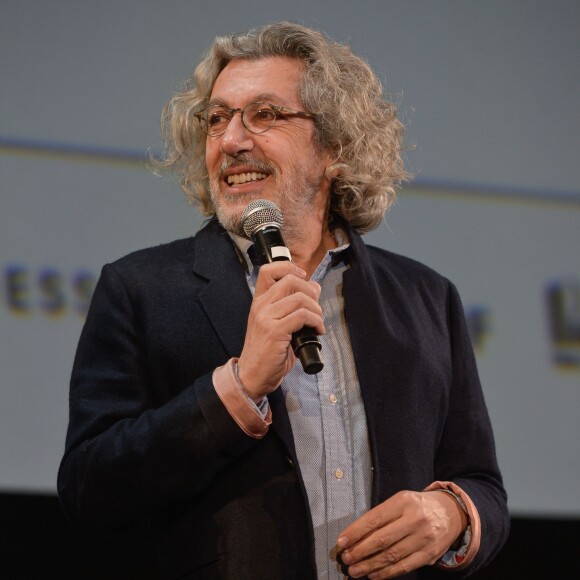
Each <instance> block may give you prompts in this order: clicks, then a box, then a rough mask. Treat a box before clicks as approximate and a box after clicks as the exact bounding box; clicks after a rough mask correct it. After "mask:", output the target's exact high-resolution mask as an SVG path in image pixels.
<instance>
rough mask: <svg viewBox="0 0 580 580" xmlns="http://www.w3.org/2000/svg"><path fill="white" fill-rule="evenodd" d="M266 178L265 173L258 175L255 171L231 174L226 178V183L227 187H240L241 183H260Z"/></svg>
mask: <svg viewBox="0 0 580 580" xmlns="http://www.w3.org/2000/svg"><path fill="white" fill-rule="evenodd" d="M266 177H268V176H267V175H266V174H265V173H259V172H257V171H249V172H246V173H233V174H231V175H228V176H227V177H226V183H227V184H228V185H242V184H243V183H250V182H255V181H262V179H266Z"/></svg>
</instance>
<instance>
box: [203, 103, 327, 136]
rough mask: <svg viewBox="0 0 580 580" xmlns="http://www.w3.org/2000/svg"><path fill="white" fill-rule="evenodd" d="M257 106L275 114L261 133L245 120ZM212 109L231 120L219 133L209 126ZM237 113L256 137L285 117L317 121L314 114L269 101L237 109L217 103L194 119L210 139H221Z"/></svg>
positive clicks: (249, 104)
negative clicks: (247, 110) (219, 110)
mask: <svg viewBox="0 0 580 580" xmlns="http://www.w3.org/2000/svg"><path fill="white" fill-rule="evenodd" d="M256 105H258V106H262V105H263V106H264V107H267V108H269V109H271V110H272V111H273V112H274V115H273V117H272V121H271V122H270V124H269V125H268V126H267V127H266V128H265V129H263V130H261V131H256V130H255V129H252V128H251V127H248V125H247V124H246V118H245V113H246V109H248V108H249V107H255V106H256ZM211 109H221V110H223V111H225V112H226V113H227V114H228V115H229V117H230V118H229V120H228V122H227V123H226V125H225V126H224V128H223V130H219V131H218V132H215V131H212V130H211V128H210V126H209V122H208V116H207V115H208V111H210V110H211ZM236 113H240V115H241V117H242V125H244V127H245V128H246V129H247V130H248V131H250V133H254V135H260V134H262V133H265V132H266V131H268V130H269V129H271V128H272V127H273V126H274V123H275V122H276V121H277V120H278V119H279V118H280V117H282V118H285V117H300V118H301V119H312V120H315V119H316V115H313V114H312V113H307V112H306V111H297V110H295V109H289V108H288V107H282V106H281V105H273V104H272V103H268V102H267V101H256V102H254V103H248V104H247V105H246V106H245V107H237V108H231V107H226V106H225V105H220V104H217V103H214V104H212V105H209V106H207V107H206V108H205V109H203V110H201V111H198V112H197V113H194V114H193V115H194V117H196V118H197V120H198V121H199V124H200V125H201V128H202V129H203V131H204V132H205V133H206V134H207V135H209V136H210V137H219V136H220V135H223V134H224V133H225V132H226V130H227V128H228V125H229V124H230V122H231V120H232V119H233V118H234V115H235V114H236Z"/></svg>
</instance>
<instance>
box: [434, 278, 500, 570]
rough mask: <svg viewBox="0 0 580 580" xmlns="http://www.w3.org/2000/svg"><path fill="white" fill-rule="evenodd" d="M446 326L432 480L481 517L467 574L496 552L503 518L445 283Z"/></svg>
mask: <svg viewBox="0 0 580 580" xmlns="http://www.w3.org/2000/svg"><path fill="white" fill-rule="evenodd" d="M448 327H449V335H450V346H451V363H452V369H451V371H452V376H451V390H450V394H449V403H448V405H449V407H448V414H447V420H446V422H445V428H444V430H443V434H442V438H441V442H440V445H439V448H438V452H437V456H436V460H435V478H436V479H438V480H447V481H453V482H454V483H456V484H457V485H458V486H459V487H460V488H461V489H463V490H464V491H465V492H466V493H467V494H468V495H469V497H470V499H471V500H472V501H473V503H474V504H475V506H476V507H477V510H478V513H479V516H480V518H481V544H480V547H479V551H478V553H477V555H476V556H475V559H474V560H473V562H472V563H471V564H470V566H469V567H468V568H467V569H466V571H465V572H464V574H465V575H467V574H471V573H472V572H474V571H475V570H477V569H479V568H481V567H482V566H484V565H485V564H486V563H488V562H489V561H490V560H491V559H492V558H493V557H494V556H495V554H497V552H498V551H499V550H500V549H501V547H502V546H503V544H504V543H505V540H506V539H507V535H508V532H509V514H508V510H507V495H506V492H505V489H504V486H503V482H502V477H501V474H500V471H499V467H498V464H497V459H496V452H495V444H494V438H493V432H492V427H491V422H490V419H489V415H488V412H487V407H486V404H485V401H484V398H483V392H482V389H481V385H480V381H479V376H478V372H477V367H476V361H475V356H474V354H473V349H472V346H471V340H470V337H469V333H468V330H467V325H466V322H465V317H464V314H463V307H462V304H461V300H460V298H459V295H458V292H457V290H456V288H455V286H454V285H453V284H451V283H449V294H448Z"/></svg>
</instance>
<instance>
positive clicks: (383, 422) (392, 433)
mask: <svg viewBox="0 0 580 580" xmlns="http://www.w3.org/2000/svg"><path fill="white" fill-rule="evenodd" d="M349 235H350V239H351V248H350V263H351V267H350V268H349V269H348V270H347V271H346V272H345V274H344V277H343V284H344V287H343V290H344V298H345V317H346V320H347V324H348V328H349V333H350V338H351V344H352V349H353V354H354V359H355V365H356V370H357V375H358V378H359V383H360V387H361V393H362V397H363V401H364V405H365V409H366V416H367V425H368V433H369V441H370V444H371V452H372V458H373V464H374V465H375V468H376V467H377V466H378V465H380V464H381V463H384V457H385V455H388V457H389V462H391V461H393V462H394V464H396V462H397V460H398V459H399V454H400V453H401V445H400V437H401V425H400V422H401V420H400V417H399V416H398V412H397V410H398V409H400V408H401V407H400V405H401V404H404V399H405V396H406V393H405V389H401V388H400V384H401V383H402V379H403V377H404V373H402V372H401V369H400V367H401V361H402V360H405V359H406V356H405V352H404V351H405V350H406V347H405V344H406V343H407V340H408V339H407V336H406V335H407V331H406V329H405V326H404V325H403V324H401V322H402V321H401V320H400V319H399V316H398V314H397V312H396V311H394V309H393V306H392V305H391V298H392V297H393V294H397V292H396V291H395V289H394V288H393V287H392V286H391V285H390V284H388V283H386V282H385V281H383V286H381V287H379V283H378V281H377V278H376V274H375V271H374V267H373V263H372V261H371V257H370V255H369V251H368V249H367V248H366V246H365V245H364V243H363V241H362V239H361V238H360V236H359V235H358V234H357V233H355V232H353V231H350V232H349ZM401 459H402V458H401ZM375 475H377V473H376V469H375ZM378 484H379V482H378V481H377V479H376V478H375V481H374V490H373V491H374V496H375V499H376V493H377V485H378Z"/></svg>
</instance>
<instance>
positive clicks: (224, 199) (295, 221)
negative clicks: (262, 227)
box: [209, 157, 322, 244]
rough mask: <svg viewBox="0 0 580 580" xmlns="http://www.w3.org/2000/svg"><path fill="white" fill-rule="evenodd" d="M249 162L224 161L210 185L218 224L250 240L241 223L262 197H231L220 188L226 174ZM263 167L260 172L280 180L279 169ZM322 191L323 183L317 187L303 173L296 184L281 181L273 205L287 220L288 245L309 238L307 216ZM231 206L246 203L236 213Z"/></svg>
mask: <svg viewBox="0 0 580 580" xmlns="http://www.w3.org/2000/svg"><path fill="white" fill-rule="evenodd" d="M248 161H250V160H248V159H247V158H246V159H243V158H242V157H240V158H238V159H237V160H234V162H231V161H228V160H226V161H224V163H223V164H222V168H220V169H221V170H220V171H219V172H218V175H217V177H212V178H211V179H210V182H209V189H210V197H211V200H212V202H213V206H214V209H215V215H216V217H217V219H218V221H219V222H220V224H221V225H222V226H223V227H224V228H225V229H226V230H227V231H228V232H231V233H233V234H237V235H239V236H243V237H246V234H245V233H244V231H243V229H242V225H241V222H240V218H241V215H242V212H243V210H244V209H245V207H246V206H247V205H248V204H249V203H250V202H251V201H254V200H255V199H258V197H257V196H256V194H254V193H252V192H249V193H246V194H242V195H240V194H236V195H231V196H230V195H227V194H225V193H224V192H223V191H221V190H220V185H221V183H222V171H223V170H225V169H226V168H228V167H234V166H235V165H236V164H238V165H241V164H243V163H248ZM252 163H253V164H254V165H256V162H254V161H252ZM259 165H260V167H259V169H260V170H262V171H265V172H266V171H267V172H268V173H269V174H272V175H274V176H275V177H278V175H279V174H278V172H277V171H276V168H275V167H271V166H269V165H268V164H266V163H260V164H259ZM321 179H322V178H321ZM319 187H320V183H313V182H312V180H309V179H308V178H307V176H306V175H305V172H304V171H303V170H302V169H299V170H298V171H297V174H296V176H295V179H294V180H293V182H292V183H289V180H288V179H284V180H278V191H277V192H276V194H275V195H274V196H273V199H272V200H271V201H273V202H274V203H276V204H277V205H278V206H279V207H280V209H281V210H282V215H283V216H284V225H283V227H282V232H283V234H284V239H285V240H286V243H287V244H288V243H289V244H291V243H292V242H293V241H295V240H298V239H300V238H301V237H303V236H304V235H305V234H307V232H304V230H303V220H304V215H306V213H307V212H309V211H311V210H312V204H313V201H314V197H315V195H316V193H317V191H318V189H319ZM228 202H232V203H236V204H239V203H240V202H243V206H244V207H243V208H242V209H241V210H237V209H236V210H235V211H233V210H231V209H230V208H229V207H228Z"/></svg>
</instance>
